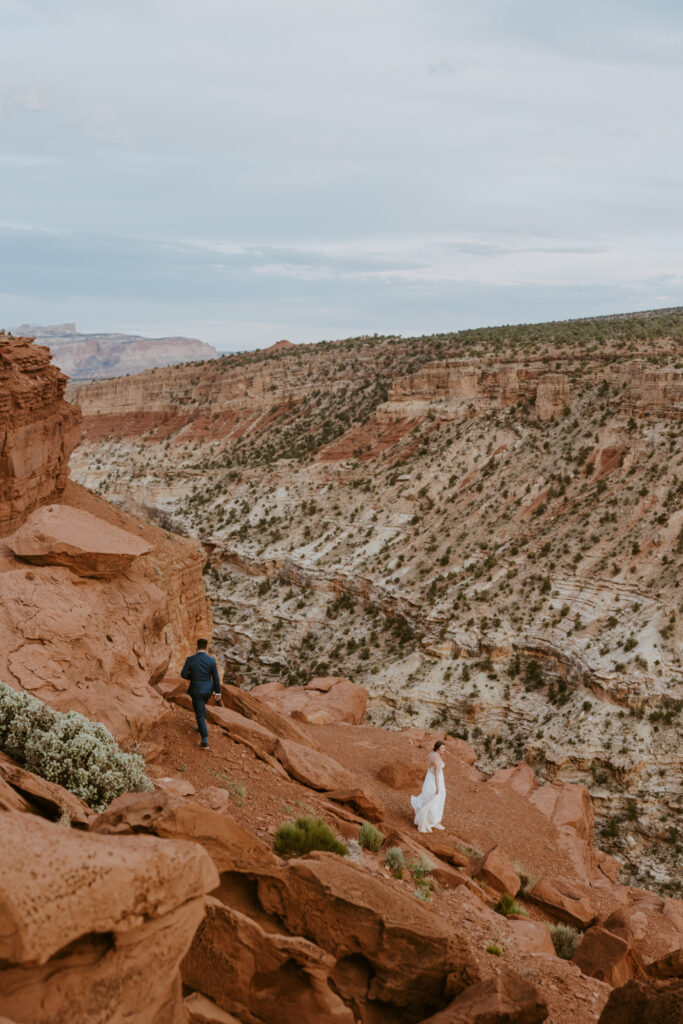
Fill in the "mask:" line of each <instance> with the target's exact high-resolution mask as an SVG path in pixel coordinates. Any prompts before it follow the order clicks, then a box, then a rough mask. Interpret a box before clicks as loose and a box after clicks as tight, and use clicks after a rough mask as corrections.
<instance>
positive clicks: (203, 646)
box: [197, 636, 209, 651]
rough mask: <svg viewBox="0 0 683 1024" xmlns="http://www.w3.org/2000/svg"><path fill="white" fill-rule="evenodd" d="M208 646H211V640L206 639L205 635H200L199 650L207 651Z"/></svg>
mask: <svg viewBox="0 0 683 1024" xmlns="http://www.w3.org/2000/svg"><path fill="white" fill-rule="evenodd" d="M208 646H209V641H208V640H205V639H204V637H203V636H200V638H199V640H197V650H198V651H205V650H206V648H207V647H208Z"/></svg>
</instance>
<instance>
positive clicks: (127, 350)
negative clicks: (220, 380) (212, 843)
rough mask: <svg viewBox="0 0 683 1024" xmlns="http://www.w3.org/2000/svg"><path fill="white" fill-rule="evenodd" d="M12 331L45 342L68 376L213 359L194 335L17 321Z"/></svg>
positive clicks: (110, 373)
mask: <svg viewBox="0 0 683 1024" xmlns="http://www.w3.org/2000/svg"><path fill="white" fill-rule="evenodd" d="M12 333H13V334H15V335H20V336H23V337H31V338H34V339H35V340H36V342H37V343H38V344H39V345H47V347H48V348H49V349H50V351H51V352H52V355H53V361H54V363H55V364H56V365H57V366H58V367H59V368H60V370H62V371H63V372H64V373H66V374H67V375H68V376H69V377H71V379H72V380H81V381H84V380H101V379H103V378H105V377H121V376H125V375H126V374H129V373H140V372H141V371H142V370H150V369H152V368H153V367H155V366H171V365H174V364H176V363H191V362H203V361H204V360H205V359H215V357H216V349H215V348H214V347H213V345H209V344H207V343H206V342H204V341H199V340H198V339H197V338H184V337H182V336H175V337H168V338H145V337H143V336H142V335H139V334H105V333H101V334H81V333H79V331H77V330H76V324H75V323H65V324H52V325H49V326H43V325H39V324H21V326H20V327H15V328H12Z"/></svg>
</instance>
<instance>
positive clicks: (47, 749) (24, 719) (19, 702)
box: [0, 683, 153, 812]
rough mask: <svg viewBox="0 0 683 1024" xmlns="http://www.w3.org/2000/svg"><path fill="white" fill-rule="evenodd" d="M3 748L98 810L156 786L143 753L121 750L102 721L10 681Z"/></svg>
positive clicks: (0, 724)
mask: <svg viewBox="0 0 683 1024" xmlns="http://www.w3.org/2000/svg"><path fill="white" fill-rule="evenodd" d="M0 750H2V751H4V753H5V754H7V755H8V756H9V757H11V758H12V759H13V760H14V761H16V762H17V763H18V764H20V765H21V766H22V768H26V769H27V770H28V771H30V772H34V773H35V774H36V775H40V776H41V778H43V779H47V780H48V781H49V782H56V783H58V784H59V785H60V786H64V788H65V789H68V790H69V791H70V792H71V793H73V794H74V795H75V796H78V797H80V798H81V800H84V801H85V803H86V804H88V806H89V807H92V809H93V810H94V811H98V812H99V811H103V810H104V809H105V808H106V807H108V806H109V804H110V803H111V802H112V800H114V799H115V798H116V797H117V796H120V795H121V794H122V793H140V792H145V791H147V790H150V789H152V788H153V787H152V783H151V782H150V781H149V779H148V778H147V776H146V774H145V762H144V760H143V758H141V757H140V755H139V754H126V753H125V752H124V751H123V750H121V748H120V747H119V745H118V743H117V742H116V740H115V739H114V737H113V736H112V734H111V733H110V732H109V730H108V729H106V728H105V727H104V726H103V725H102V724H101V723H100V722H91V721H90V720H89V719H88V718H85V716H84V715H80V714H79V713H78V712H77V711H67V712H61V711H55V710H54V708H51V707H50V706H49V705H48V704H43V702H42V701H40V700H38V699H37V698H36V697H32V696H31V695H30V694H28V693H17V692H16V690H13V689H12V687H11V686H7V685H6V684H5V683H0Z"/></svg>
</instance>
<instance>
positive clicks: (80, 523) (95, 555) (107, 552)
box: [6, 505, 152, 579]
mask: <svg viewBox="0 0 683 1024" xmlns="http://www.w3.org/2000/svg"><path fill="white" fill-rule="evenodd" d="M6 543H7V546H8V547H9V549H10V550H11V551H13V552H14V554H15V555H16V556H17V558H20V559H21V560H22V561H24V562H30V563H31V564H32V565H64V566H66V567H67V569H71V570H72V571H73V572H75V573H76V575H78V576H91V577H94V578H95V579H109V578H111V577H112V576H118V575H120V573H123V572H125V571H126V570H127V569H128V568H129V567H130V565H131V564H132V563H133V562H134V561H135V559H136V558H139V557H140V555H146V554H148V553H149V552H150V551H152V545H151V544H149V543H148V542H147V541H145V540H143V539H142V538H141V537H136V536H135V535H134V534H132V533H128V532H127V531H126V530H120V529H119V528H118V527H117V526H112V525H111V523H107V522H105V521H104V520H103V519H98V518H97V517H96V516H93V515H91V514H90V512H84V511H83V510H82V509H77V508H71V507H70V506H69V505H46V506H44V507H43V508H39V509H36V510H35V512H31V514H30V516H29V517H28V519H27V520H26V522H25V523H24V525H23V526H21V527H19V529H18V530H17V532H16V533H15V534H13V536H11V537H8V538H7V541H6Z"/></svg>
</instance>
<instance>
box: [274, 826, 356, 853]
mask: <svg viewBox="0 0 683 1024" xmlns="http://www.w3.org/2000/svg"><path fill="white" fill-rule="evenodd" d="M273 845H274V848H275V852H276V853H278V854H279V855H280V856H281V857H286V856H292V855H294V856H297V857H301V856H303V854H305V853H310V852H311V850H329V851H330V852H331V853H338V854H340V855H341V856H343V857H345V856H346V854H347V853H348V849H347V847H346V844H345V843H342V842H341V841H340V840H339V839H337V837H336V836H335V834H334V832H333V831H332V829H331V828H330V827H329V825H327V824H326V823H325V822H324V821H323V819H322V818H297V819H296V821H294V822H291V821H285V822H283V824H282V825H280V827H279V829H278V830H277V832H276V833H275V836H274V838H273Z"/></svg>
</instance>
